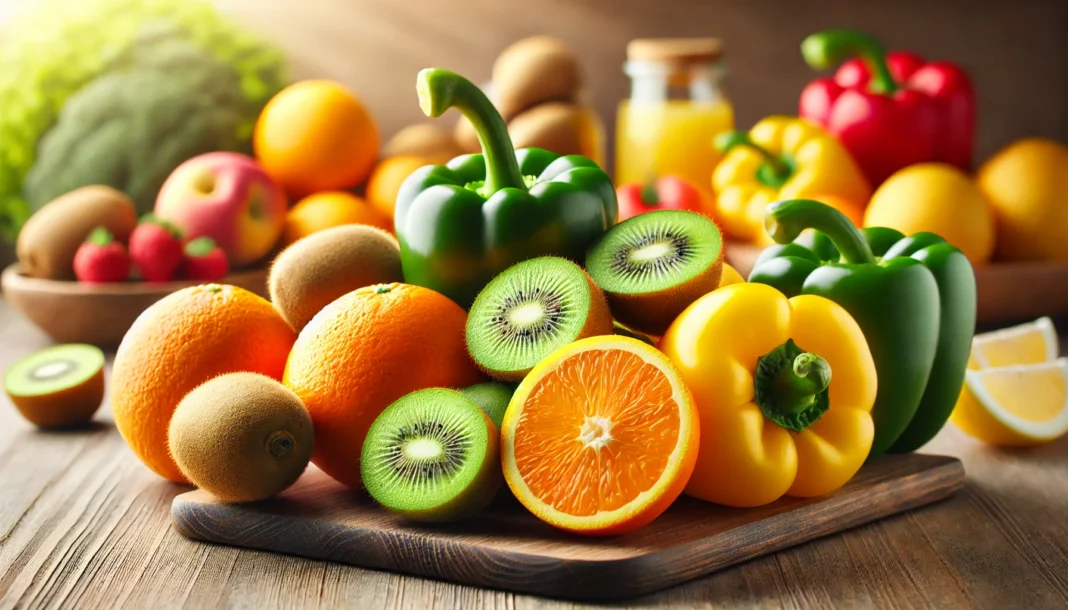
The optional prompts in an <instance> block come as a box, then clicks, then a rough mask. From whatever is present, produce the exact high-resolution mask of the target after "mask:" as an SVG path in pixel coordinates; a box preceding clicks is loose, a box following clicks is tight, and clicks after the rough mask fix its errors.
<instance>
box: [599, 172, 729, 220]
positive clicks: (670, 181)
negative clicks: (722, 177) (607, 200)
mask: <svg viewBox="0 0 1068 610" xmlns="http://www.w3.org/2000/svg"><path fill="white" fill-rule="evenodd" d="M616 200H617V201H618V202H619V221H620V222H623V221H624V220H626V219H628V218H630V217H632V216H637V215H638V214H644V213H645V212H653V211H656V210H689V211H691V212H697V213H698V214H707V213H709V211H710V210H711V208H712V203H711V201H709V200H708V196H707V195H706V194H705V193H704V191H702V190H701V189H700V188H698V187H697V186H694V185H693V183H691V182H689V181H688V180H686V179H685V178H680V177H679V176H663V177H661V178H659V179H657V180H656V181H655V182H650V183H648V184H644V185H642V184H622V185H620V186H619V187H618V188H616Z"/></svg>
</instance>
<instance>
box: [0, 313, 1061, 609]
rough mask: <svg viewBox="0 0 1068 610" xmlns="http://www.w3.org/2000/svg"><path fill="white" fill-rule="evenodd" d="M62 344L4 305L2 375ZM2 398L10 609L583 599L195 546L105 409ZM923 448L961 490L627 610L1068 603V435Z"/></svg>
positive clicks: (955, 441)
mask: <svg viewBox="0 0 1068 610" xmlns="http://www.w3.org/2000/svg"><path fill="white" fill-rule="evenodd" d="M48 343H49V341H48V339H47V338H46V337H45V336H44V335H42V334H41V333H40V332H39V331H37V330H36V329H35V328H33V327H31V326H30V325H29V324H28V323H27V322H25V321H24V319H23V318H21V317H20V316H19V315H18V314H17V313H15V312H14V311H12V310H11V308H10V307H9V306H8V305H7V304H6V303H5V302H4V301H2V300H0V370H3V369H6V368H7V366H8V365H10V364H11V363H12V362H13V361H14V360H15V359H16V358H18V357H20V356H22V355H24V354H27V353H29V352H30V351H32V350H34V349H37V348H40V347H43V346H46V345H48ZM1063 347H1064V343H1063V342H1062V351H1063ZM0 402H2V403H3V404H0V608H14V607H20V608H21V607H26V608H31V607H33V608H36V607H42V608H45V607H47V608H94V609H95V608H110V607H132V608H144V607H151V608H172V607H188V608H213V607H239V608H253V609H259V608H274V607H278V608H332V607H359V608H372V607H373V608H386V607H388V608H430V607H435V608H437V607H441V608H447V607H457V608H465V609H467V608H502V609H504V608H509V609H512V608H515V609H525V608H564V607H575V606H574V604H569V603H565V602H557V601H553V600H546V599H539V598H534V597H528V596H522V595H513V594H510V593H503V592H498V591H487V590H481V589H475V588H472V587H463V586H457V585H452V584H447V583H441V582H435V581H429V580H422V579H418V578H412V577H405V576H399V575H395V574H390V573H384V572H374V571H369V570H363V569H359V568H354V567H350V566H346V565H339V564H333V563H325V562H319V561H310V560H305V559H301V558H297V557H286V556H282V555H274V554H269V553H263V552H257V551H247V550H238V549H235V548H229V547H222V546H214V545H209V544H203V543H198V542H193V541H190V540H187V539H185V538H183V537H182V536H180V535H179V534H178V533H177V532H176V531H175V530H174V529H173V528H172V527H171V523H170V504H171V499H172V498H173V497H174V496H175V495H176V494H178V493H181V492H182V491H185V490H186V488H183V487H181V486H178V485H174V484H171V483H168V482H165V481H163V480H161V479H159V478H158V477H156V476H155V475H154V474H152V473H151V472H149V470H148V469H147V468H145V467H144V466H142V465H141V464H140V462H138V461H137V459H136V458H134V456H133V454H132V453H131V452H130V450H129V449H128V448H127V447H126V445H125V443H124V442H123V441H122V438H121V437H120V436H119V434H118V432H116V430H115V427H114V425H113V424H112V422H111V415H110V413H109V412H108V411H107V408H106V407H105V408H104V409H102V412H101V413H99V414H98V415H97V421H98V423H97V424H96V425H94V426H93V427H92V428H91V429H89V430H83V431H78V432H51V433H47V432H39V431H37V430H35V429H34V428H33V427H32V426H30V425H29V424H28V423H26V422H25V421H24V420H22V419H21V418H20V417H19V416H18V414H17V413H16V411H15V410H14V408H13V407H11V405H10V404H8V402H7V399H6V397H5V398H2V399H0ZM925 451H927V452H931V453H943V454H950V455H955V456H958V457H960V458H961V459H962V460H964V464H965V468H966V470H967V473H968V482H967V485H966V486H965V488H964V489H963V490H962V491H960V492H959V493H957V494H956V495H955V496H954V497H952V498H951V499H949V500H947V501H944V502H941V503H939V504H936V505H933V506H930V507H927V508H923V509H920V510H917V511H914V512H911V513H906V514H904V515H900V516H897V517H892V518H890V519H886V520H883V521H880V522H876V523H873V524H870V525H867V526H864V527H861V528H858V529H855V530H852V531H849V532H846V533H845V534H842V535H839V536H834V537H831V538H825V539H822V540H817V541H815V542H812V543H809V544H806V545H803V546H801V547H797V548H794V549H791V550H789V551H785V552H782V553H778V554H776V555H772V556H769V557H763V558H760V559H756V560H753V561H751V562H749V563H746V564H743V565H741V566H740V567H738V568H734V569H729V570H726V571H723V572H719V573H716V574H713V575H712V576H709V577H706V578H703V579H700V580H696V581H693V582H690V583H688V584H685V585H682V586H679V587H676V588H674V589H670V590H667V591H663V592H661V593H658V594H655V595H652V596H649V597H645V598H641V599H636V600H633V601H632V602H631V603H630V604H627V605H626V607H635V608H637V607H653V606H660V605H664V606H685V607H716V608H734V607H744V608H750V607H779V606H786V607H797V608H807V607H812V608H816V607H819V608H825V607H834V608H849V607H878V608H897V607H921V606H922V607H936V608H948V607H962V608H999V609H1002V608H1028V609H1030V610H1034V609H1039V608H1063V607H1066V606H1068V437H1066V438H1062V439H1061V440H1060V441H1058V442H1055V443H1052V444H1049V445H1046V446H1043V447H1039V448H1034V449H1029V450H1016V451H1006V450H999V449H993V448H989V447H986V446H983V445H981V444H979V443H977V442H975V441H973V440H971V439H970V438H968V437H966V436H964V435H963V434H962V433H960V432H959V431H957V430H956V429H954V428H952V427H947V428H946V430H944V431H943V432H942V433H941V435H939V436H938V438H936V439H935V440H934V441H933V442H932V443H931V444H930V445H929V446H928V447H927V448H925Z"/></svg>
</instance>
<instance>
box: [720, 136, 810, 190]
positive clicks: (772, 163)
mask: <svg viewBox="0 0 1068 610" xmlns="http://www.w3.org/2000/svg"><path fill="white" fill-rule="evenodd" d="M714 144H715V147H716V150H718V151H719V152H720V153H721V154H727V152H729V151H730V150H731V149H732V148H734V147H736V146H744V147H746V148H749V149H752V150H755V151H756V152H758V153H760V156H761V157H763V158H764V165H763V166H762V167H761V168H760V172H759V173H758V174H757V178H758V179H760V181H761V182H763V183H765V184H767V185H768V186H771V187H776V188H777V187H779V186H782V185H783V183H785V182H786V181H787V180H789V179H790V175H791V174H793V170H792V169H791V168H790V165H789V163H787V162H786V161H785V160H784V159H783V158H782V157H780V156H779V155H776V154H773V153H772V152H771V151H770V150H768V149H766V148H764V147H763V146H761V145H759V144H757V143H756V142H754V141H753V139H752V138H750V137H749V134H747V133H745V132H744V131H727V132H724V133H721V134H719V135H718V136H716V139H715V142H714Z"/></svg>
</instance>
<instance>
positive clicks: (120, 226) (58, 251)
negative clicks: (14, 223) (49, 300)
mask: <svg viewBox="0 0 1068 610" xmlns="http://www.w3.org/2000/svg"><path fill="white" fill-rule="evenodd" d="M135 226H137V212H136V210H135V208H134V204H133V202H132V201H130V198H129V197H127V196H126V195H124V194H123V193H121V192H119V191H117V190H115V189H113V188H111V187H109V186H99V185H93V186H83V187H82V188H79V189H75V190H73V191H71V192H69V193H67V194H65V195H61V196H59V197H57V198H55V199H54V200H52V201H50V202H48V203H47V204H45V205H44V206H42V207H41V209H40V210H38V211H37V213H36V214H34V215H33V216H31V217H30V219H29V220H28V221H26V224H25V225H24V226H23V227H22V231H21V232H20V233H19V237H18V241H17V242H16V244H15V251H16V254H17V255H18V259H19V264H20V266H21V268H22V272H23V273H25V274H27V275H29V276H32V277H39V278H46V279H52V280H69V279H74V254H75V253H76V252H77V251H78V247H79V246H81V245H82V242H84V241H85V238H86V237H88V236H89V233H91V232H92V230H93V229H95V228H96V227H105V228H107V229H108V230H109V231H111V233H112V234H113V235H114V236H115V239H116V240H118V241H121V242H125V241H126V240H127V239H129V237H130V233H131V232H133V230H134V227H135Z"/></svg>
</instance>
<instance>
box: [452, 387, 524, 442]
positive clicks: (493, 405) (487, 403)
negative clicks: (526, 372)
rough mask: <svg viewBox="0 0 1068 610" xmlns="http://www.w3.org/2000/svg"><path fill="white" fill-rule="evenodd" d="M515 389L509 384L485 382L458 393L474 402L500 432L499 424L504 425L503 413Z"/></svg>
mask: <svg viewBox="0 0 1068 610" xmlns="http://www.w3.org/2000/svg"><path fill="white" fill-rule="evenodd" d="M515 387H516V386H515V384H511V383H501V382H500V381H487V382H484V383H476V384H475V385H472V386H468V387H466V388H464V389H462V390H460V393H461V394H463V395H464V396H466V397H468V398H470V399H471V400H473V401H475V404H476V405H478V406H479V407H481V408H482V411H483V412H485V413H486V415H488V416H489V418H490V421H492V422H493V425H494V426H497V429H498V430H500V429H501V424H502V423H504V412H505V411H507V410H508V403H509V402H511V401H512V394H515Z"/></svg>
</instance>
